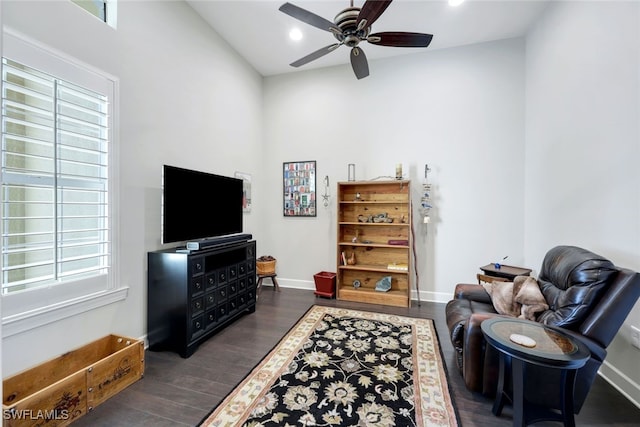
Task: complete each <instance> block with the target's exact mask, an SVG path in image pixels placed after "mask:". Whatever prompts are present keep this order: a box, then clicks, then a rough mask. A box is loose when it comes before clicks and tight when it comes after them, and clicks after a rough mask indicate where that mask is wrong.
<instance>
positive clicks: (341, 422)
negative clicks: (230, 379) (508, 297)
mask: <svg viewBox="0 0 640 427" xmlns="http://www.w3.org/2000/svg"><path fill="white" fill-rule="evenodd" d="M200 425H201V426H207V427H210V426H247V427H259V426H291V427H293V426H301V425H302V426H363V427H364V426H367V427H369V426H371V427H373V426H380V427H389V426H403V427H404V426H458V418H457V414H456V411H455V408H454V405H453V400H452V397H451V395H450V392H449V387H448V385H447V378H446V371H445V367H444V363H443V361H442V355H441V352H440V347H439V343H438V339H437V336H436V332H435V326H434V324H433V321H432V320H430V319H417V318H411V317H403V316H395V315H389V314H382V313H371V312H366V311H358V310H347V309H341V308H334V307H323V306H313V307H311V308H310V309H309V311H308V312H307V313H306V314H305V315H304V316H303V317H302V318H301V319H300V320H299V321H298V323H297V324H296V325H295V326H294V327H293V328H292V329H291V330H290V331H289V332H288V333H287V335H286V336H285V337H284V338H282V340H281V341H280V342H279V343H278V344H277V345H276V347H275V348H274V349H273V350H272V351H271V352H270V353H269V354H268V355H267V356H266V357H265V358H264V359H263V360H262V361H261V362H260V363H259V364H258V365H257V366H256V367H255V368H254V369H253V371H252V372H251V373H250V374H249V375H248V376H247V377H246V378H245V379H244V380H243V381H242V382H241V383H240V384H239V385H238V386H237V387H236V388H235V389H234V390H233V391H232V392H231V393H230V394H229V395H228V396H227V397H226V398H225V399H224V400H223V401H222V402H221V403H220V404H219V405H218V406H217V408H215V409H214V410H213V411H212V412H211V413H210V414H209V415H208V416H207V417H206V418H205V419H204V420H203V422H202V423H201V424H200Z"/></svg>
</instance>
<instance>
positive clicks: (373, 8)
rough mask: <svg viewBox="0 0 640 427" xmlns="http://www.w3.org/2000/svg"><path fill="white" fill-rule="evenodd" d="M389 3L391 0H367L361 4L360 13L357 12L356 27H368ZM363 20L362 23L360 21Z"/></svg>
mask: <svg viewBox="0 0 640 427" xmlns="http://www.w3.org/2000/svg"><path fill="white" fill-rule="evenodd" d="M390 4H391V0H386V1H378V0H367V1H365V2H364V4H363V5H362V9H360V13H359V14H358V20H357V23H358V28H359V29H361V28H363V27H370V26H371V25H372V24H373V23H374V22H375V21H376V20H377V19H378V18H379V17H380V15H382V12H384V11H385V10H386V9H387V8H388V7H389V5H390ZM363 20H364V21H365V22H364V23H362V21H363Z"/></svg>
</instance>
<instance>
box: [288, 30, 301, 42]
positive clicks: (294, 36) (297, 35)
mask: <svg viewBox="0 0 640 427" xmlns="http://www.w3.org/2000/svg"><path fill="white" fill-rule="evenodd" d="M289 37H290V38H291V40H295V41H298V40H302V31H300V30H299V29H297V28H294V29H293V30H291V31H289Z"/></svg>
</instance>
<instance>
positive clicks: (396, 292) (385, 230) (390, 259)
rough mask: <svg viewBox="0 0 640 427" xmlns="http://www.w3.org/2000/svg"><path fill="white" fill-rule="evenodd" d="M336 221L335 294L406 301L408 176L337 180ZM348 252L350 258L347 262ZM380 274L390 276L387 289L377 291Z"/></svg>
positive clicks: (408, 286)
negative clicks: (402, 177)
mask: <svg viewBox="0 0 640 427" xmlns="http://www.w3.org/2000/svg"><path fill="white" fill-rule="evenodd" d="M337 223H338V227H337V230H338V238H337V242H338V244H337V257H336V258H337V272H338V273H337V277H336V288H337V298H338V299H341V300H347V301H357V302H366V303H371V304H383V305H392V306H399V307H409V306H410V305H411V297H410V296H411V259H410V255H411V188H410V181H406V180H402V181H401V180H396V181H349V182H339V183H338V220H337ZM343 254H344V256H343ZM353 258H355V264H351V263H350V262H349V260H351V259H353ZM385 276H390V277H391V289H390V290H388V291H386V292H383V291H377V290H376V289H375V288H376V283H377V282H378V281H379V280H380V279H382V278H383V277H385ZM355 281H358V282H359V283H360V286H359V287H355V286H354V282H355Z"/></svg>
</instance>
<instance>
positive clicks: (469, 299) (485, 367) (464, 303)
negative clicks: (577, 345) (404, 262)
mask: <svg viewBox="0 0 640 427" xmlns="http://www.w3.org/2000/svg"><path fill="white" fill-rule="evenodd" d="M538 284H539V286H540V290H541V291H542V294H543V295H544V297H545V299H546V301H547V304H548V305H549V310H546V311H544V312H542V313H539V314H538V316H537V317H536V321H539V322H541V323H544V324H547V325H553V326H560V327H562V328H564V329H566V330H567V331H568V333H569V334H571V335H572V336H574V337H576V338H577V339H579V340H581V341H582V342H584V343H585V344H586V345H587V346H588V347H589V350H590V351H591V358H590V359H589V361H588V362H587V363H586V365H585V366H583V367H582V368H580V369H579V370H578V373H577V376H576V385H575V393H574V408H575V412H576V414H577V413H578V412H579V411H580V409H581V408H582V404H583V403H584V400H585V398H586V397H587V394H588V392H589V389H590V388H591V385H592V384H593V381H594V379H595V376H596V374H597V372H598V369H599V367H600V365H602V362H603V361H604V358H605V357H606V355H607V350H606V348H607V347H608V346H609V344H610V343H611V341H612V340H613V338H614V337H615V335H616V333H617V332H618V330H619V329H620V327H621V326H622V323H623V322H624V320H625V319H626V317H627V315H628V314H629V312H630V311H631V309H632V308H633V306H634V304H635V302H636V301H637V300H638V298H639V297H640V274H638V273H636V272H634V271H631V270H629V269H625V268H619V267H616V266H614V265H613V263H611V261H609V260H607V259H605V258H603V257H602V256H600V255H596V254H594V253H592V252H590V251H588V250H586V249H582V248H578V247H575V246H557V247H555V248H553V249H551V250H550V251H549V252H547V254H546V255H545V258H544V261H543V262H542V268H541V269H540V274H539V277H538ZM493 316H500V314H498V313H497V312H496V310H495V309H494V307H493V304H492V302H491V298H490V296H489V294H488V293H487V292H486V291H485V289H484V288H483V287H482V286H479V285H477V284H458V285H456V288H455V292H454V299H453V300H451V301H449V302H448V303H447V307H446V320H447V325H448V328H449V332H450V337H451V342H452V343H453V346H454V349H455V350H456V362H457V364H458V368H459V369H460V373H461V374H462V376H463V378H464V382H465V384H466V386H467V388H468V389H469V390H472V391H475V392H480V393H483V394H485V395H488V396H493V395H495V392H496V384H497V379H498V366H499V359H498V353H497V351H496V350H495V349H493V347H491V346H489V345H487V343H486V342H485V340H484V335H483V334H482V330H481V329H480V324H481V323H482V321H483V320H485V319H488V318H490V317H493ZM559 378H560V376H559V370H556V369H550V368H542V367H539V366H533V367H532V368H531V369H527V378H525V397H526V398H527V400H529V401H532V402H534V403H538V404H543V405H545V406H549V407H552V408H559V405H560V397H559V395H556V393H555V391H558V390H559V389H560V387H559V386H558V384H559V381H560V379H559Z"/></svg>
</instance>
